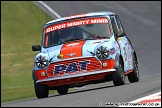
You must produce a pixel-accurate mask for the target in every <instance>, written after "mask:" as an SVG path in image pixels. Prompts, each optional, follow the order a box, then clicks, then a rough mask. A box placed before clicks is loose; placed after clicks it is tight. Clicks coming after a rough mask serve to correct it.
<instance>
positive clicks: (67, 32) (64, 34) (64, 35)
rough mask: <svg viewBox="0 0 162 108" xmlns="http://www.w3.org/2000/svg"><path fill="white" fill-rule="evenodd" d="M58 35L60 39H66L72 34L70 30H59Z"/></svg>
mask: <svg viewBox="0 0 162 108" xmlns="http://www.w3.org/2000/svg"><path fill="white" fill-rule="evenodd" d="M59 34H60V37H61V38H67V37H69V36H70V35H71V34H72V29H71V28H64V29H61V30H60V33H59Z"/></svg>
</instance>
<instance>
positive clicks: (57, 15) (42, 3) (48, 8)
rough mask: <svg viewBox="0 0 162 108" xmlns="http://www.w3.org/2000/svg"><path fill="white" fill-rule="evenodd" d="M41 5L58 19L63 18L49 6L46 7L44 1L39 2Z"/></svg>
mask: <svg viewBox="0 0 162 108" xmlns="http://www.w3.org/2000/svg"><path fill="white" fill-rule="evenodd" d="M38 2H39V3H40V4H41V5H43V6H44V7H45V8H46V9H47V10H49V11H50V12H51V13H53V14H54V15H55V16H56V17H57V18H61V16H60V15H59V14H57V13H56V12H55V11H54V10H52V9H51V8H50V7H49V6H48V5H46V4H45V3H44V2H42V1H38Z"/></svg>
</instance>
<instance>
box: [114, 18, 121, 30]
mask: <svg viewBox="0 0 162 108" xmlns="http://www.w3.org/2000/svg"><path fill="white" fill-rule="evenodd" d="M115 18H116V22H117V25H118V30H119V31H123V27H122V24H121V22H120V19H119V16H117V15H116V16H115Z"/></svg>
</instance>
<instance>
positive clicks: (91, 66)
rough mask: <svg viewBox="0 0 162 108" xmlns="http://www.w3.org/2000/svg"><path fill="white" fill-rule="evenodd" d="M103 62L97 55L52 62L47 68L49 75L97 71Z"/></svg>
mask: <svg viewBox="0 0 162 108" xmlns="http://www.w3.org/2000/svg"><path fill="white" fill-rule="evenodd" d="M100 69H101V62H100V61H99V60H98V59H97V58H96V57H85V58H75V59H67V60H62V61H57V62H54V63H51V64H50V65H49V67H48V70H47V75H48V77H54V76H62V75H70V74H77V73H81V72H90V71H97V70H100Z"/></svg>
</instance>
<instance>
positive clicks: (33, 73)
mask: <svg viewBox="0 0 162 108" xmlns="http://www.w3.org/2000/svg"><path fill="white" fill-rule="evenodd" d="M32 78H33V80H34V81H36V80H37V77H36V74H35V70H34V69H33V70H32Z"/></svg>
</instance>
